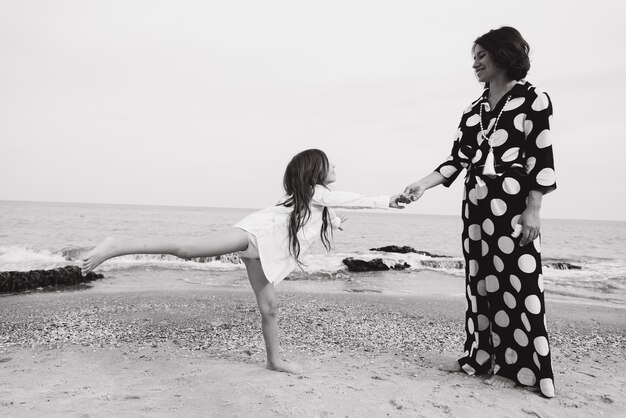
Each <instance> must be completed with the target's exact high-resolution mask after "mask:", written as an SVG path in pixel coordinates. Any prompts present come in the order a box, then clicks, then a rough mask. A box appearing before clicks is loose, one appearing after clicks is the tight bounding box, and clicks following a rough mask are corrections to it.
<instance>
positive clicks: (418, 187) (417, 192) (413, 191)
mask: <svg viewBox="0 0 626 418" xmlns="http://www.w3.org/2000/svg"><path fill="white" fill-rule="evenodd" d="M425 191H426V187H424V185H423V184H422V183H421V182H418V181H416V182H415V183H411V184H409V185H408V186H406V188H405V189H404V194H406V195H408V196H409V198H410V199H411V202H415V201H416V200H418V199H419V198H420V197H422V195H423V194H424V192H425Z"/></svg>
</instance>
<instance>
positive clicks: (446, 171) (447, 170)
mask: <svg viewBox="0 0 626 418" xmlns="http://www.w3.org/2000/svg"><path fill="white" fill-rule="evenodd" d="M456 172H457V169H456V167H453V166H451V165H447V166H445V167H443V168H442V169H441V171H440V173H441V174H442V175H443V176H444V177H446V178H448V177H450V176H451V175H453V174H454V173H456Z"/></svg>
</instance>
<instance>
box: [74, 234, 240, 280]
mask: <svg viewBox="0 0 626 418" xmlns="http://www.w3.org/2000/svg"><path fill="white" fill-rule="evenodd" d="M246 248H248V233H247V232H245V231H243V230H241V229H239V228H228V229H225V230H223V231H220V232H215V233H213V234H211V235H208V236H206V237H200V238H149V239H123V240H116V239H113V238H107V239H106V240H104V241H103V242H102V243H100V244H99V245H98V246H97V247H95V248H94V249H93V250H91V251H90V252H89V253H87V254H86V255H85V256H84V257H83V258H81V265H80V267H81V272H82V274H83V275H85V274H87V273H89V272H90V271H92V270H93V269H95V268H96V267H97V266H99V265H100V264H102V263H103V262H104V261H106V260H108V259H109V258H113V257H119V256H121V255H128V254H170V255H175V256H177V257H180V258H186V259H188V258H194V257H213V256H218V255H222V254H228V253H232V252H236V251H243V250H245V249H246Z"/></svg>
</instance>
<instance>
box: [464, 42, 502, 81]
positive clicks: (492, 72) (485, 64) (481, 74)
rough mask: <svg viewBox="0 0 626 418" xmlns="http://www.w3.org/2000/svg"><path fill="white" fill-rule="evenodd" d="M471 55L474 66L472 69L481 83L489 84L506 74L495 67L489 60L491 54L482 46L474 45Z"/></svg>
mask: <svg viewBox="0 0 626 418" xmlns="http://www.w3.org/2000/svg"><path fill="white" fill-rule="evenodd" d="M473 55H474V57H473V58H474V64H473V65H472V68H473V69H474V71H475V72H476V78H477V79H478V81H480V82H481V83H489V82H490V81H493V80H495V79H496V78H497V77H499V76H501V75H502V74H503V73H506V70H505V69H504V68H500V67H498V66H497V65H496V63H495V62H494V60H493V59H492V58H491V54H490V53H489V52H488V51H487V50H486V49H485V48H483V47H482V46H480V45H478V44H476V45H475V46H474V51H473Z"/></svg>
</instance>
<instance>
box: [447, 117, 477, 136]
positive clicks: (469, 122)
mask: <svg viewBox="0 0 626 418" xmlns="http://www.w3.org/2000/svg"><path fill="white" fill-rule="evenodd" d="M479 123H480V116H478V114H476V115H472V116H470V117H469V118H467V121H465V126H468V127H471V126H476V125H478V124H479ZM448 135H449V134H448Z"/></svg>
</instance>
